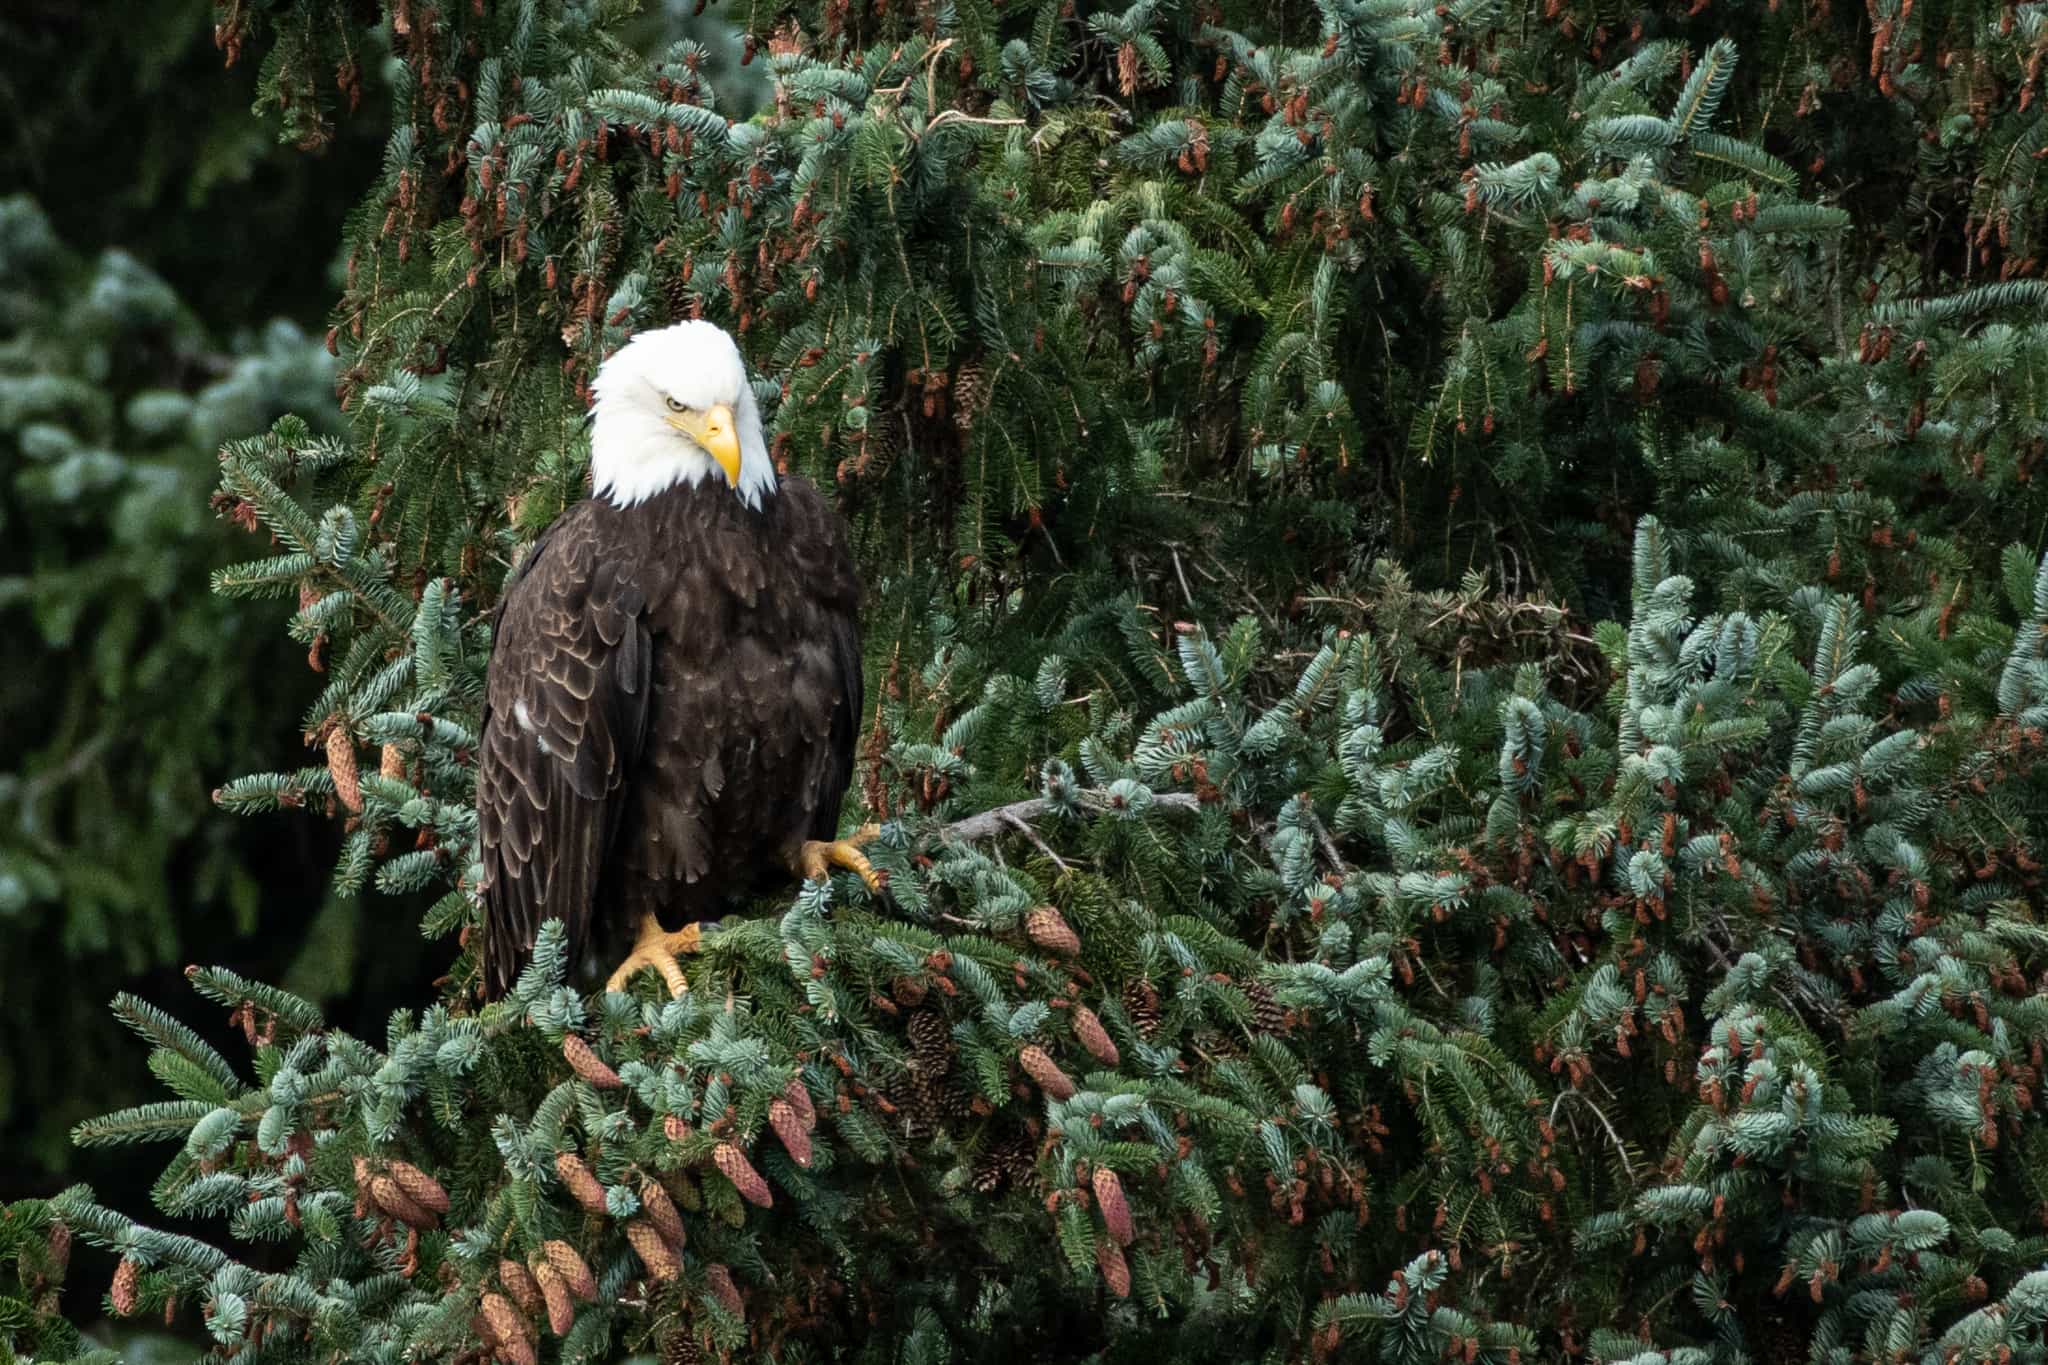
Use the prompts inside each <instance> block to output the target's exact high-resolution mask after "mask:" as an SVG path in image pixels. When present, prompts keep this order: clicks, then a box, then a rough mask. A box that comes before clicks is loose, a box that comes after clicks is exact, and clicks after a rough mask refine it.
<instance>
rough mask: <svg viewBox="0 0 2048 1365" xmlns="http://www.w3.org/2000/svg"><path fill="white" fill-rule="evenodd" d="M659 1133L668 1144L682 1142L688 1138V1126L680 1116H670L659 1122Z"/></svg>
mask: <svg viewBox="0 0 2048 1365" xmlns="http://www.w3.org/2000/svg"><path fill="white" fill-rule="evenodd" d="M661 1131H662V1134H663V1135H664V1136H666V1137H667V1138H668V1140H669V1141H670V1142H682V1141H684V1140H685V1139H686V1138H688V1137H689V1136H690V1125H689V1124H688V1123H686V1122H684V1121H683V1116H682V1115H681V1114H670V1115H669V1116H668V1117H666V1118H664V1119H663V1120H662V1121H661Z"/></svg>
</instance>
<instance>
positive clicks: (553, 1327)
mask: <svg viewBox="0 0 2048 1365" xmlns="http://www.w3.org/2000/svg"><path fill="white" fill-rule="evenodd" d="M500 1278H503V1277H502V1276H501V1277H500ZM533 1278H534V1283H535V1284H536V1285H538V1286H539V1292H540V1296H541V1299H542V1301H543V1302H544V1303H545V1304H546V1306H547V1310H548V1330H549V1331H550V1332H553V1333H554V1334H555V1335H556V1336H558V1337H565V1336H568V1335H569V1329H570V1328H571V1327H574V1326H575V1325H576V1303H575V1300H574V1299H573V1298H572V1297H571V1296H570V1294H569V1286H568V1284H567V1283H565V1282H564V1281H563V1279H562V1277H561V1275H560V1274H558V1273H557V1272H556V1270H555V1268H554V1267H553V1266H551V1265H549V1264H548V1263H547V1262H546V1261H538V1262H536V1263H535V1264H534V1267H533Z"/></svg>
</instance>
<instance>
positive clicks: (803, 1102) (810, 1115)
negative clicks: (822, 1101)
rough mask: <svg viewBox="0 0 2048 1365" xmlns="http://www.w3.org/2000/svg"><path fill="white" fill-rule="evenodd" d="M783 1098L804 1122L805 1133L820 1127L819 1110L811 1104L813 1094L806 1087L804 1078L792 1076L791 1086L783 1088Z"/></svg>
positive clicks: (790, 1079)
mask: <svg viewBox="0 0 2048 1365" xmlns="http://www.w3.org/2000/svg"><path fill="white" fill-rule="evenodd" d="M782 1098H784V1099H786V1100H788V1101H789V1107H790V1108H792V1109H794V1110H796V1116H797V1117H798V1118H799V1119H802V1120H803V1125H804V1131H805V1132H809V1131H811V1130H812V1129H813V1128H816V1127H817V1126H818V1108H817V1106H816V1105H814V1104H812V1103H811V1092H810V1091H809V1090H808V1089H807V1088H805V1086H804V1078H803V1077H801V1076H791V1077H790V1078H789V1084H788V1085H785V1086H783V1087H782Z"/></svg>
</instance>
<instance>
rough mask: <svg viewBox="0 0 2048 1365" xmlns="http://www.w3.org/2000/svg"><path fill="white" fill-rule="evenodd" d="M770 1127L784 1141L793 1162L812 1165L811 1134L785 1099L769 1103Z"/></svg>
mask: <svg viewBox="0 0 2048 1365" xmlns="http://www.w3.org/2000/svg"><path fill="white" fill-rule="evenodd" d="M768 1126H769V1127H771V1128H773V1129H774V1130H775V1136H777V1137H779V1138H781V1139H782V1145H783V1146H784V1147H785V1148H787V1149H788V1151H789V1159H790V1160H791V1161H794V1162H795V1163H796V1164H797V1165H799V1166H809V1165H810V1164H811V1134H810V1131H809V1130H808V1129H806V1128H805V1127H804V1121H803V1119H802V1117H801V1116H800V1115H798V1113H797V1112H796V1107H795V1106H794V1105H792V1104H791V1103H790V1102H789V1101H788V1100H783V1099H775V1100H770V1101H768Z"/></svg>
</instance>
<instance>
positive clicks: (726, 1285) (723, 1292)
mask: <svg viewBox="0 0 2048 1365" xmlns="http://www.w3.org/2000/svg"><path fill="white" fill-rule="evenodd" d="M704 1283H705V1284H706V1285H707V1286H709V1288H710V1290H711V1295H712V1297H713V1298H715V1299H717V1300H718V1301H719V1302H720V1303H722V1304H724V1305H725V1309H726V1311H727V1312H728V1313H731V1314H732V1315H733V1316H734V1317H736V1318H739V1319H741V1320H742V1321H744V1320H745V1319H746V1316H747V1304H746V1300H744V1299H742V1298H741V1297H740V1287H739V1286H738V1285H736V1284H734V1283H733V1281H732V1272H731V1271H730V1270H727V1269H726V1268H725V1266H724V1265H723V1264H721V1263H719V1262H716V1261H714V1262H712V1263H711V1264H710V1265H707V1266H705V1267H704Z"/></svg>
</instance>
